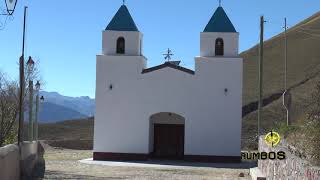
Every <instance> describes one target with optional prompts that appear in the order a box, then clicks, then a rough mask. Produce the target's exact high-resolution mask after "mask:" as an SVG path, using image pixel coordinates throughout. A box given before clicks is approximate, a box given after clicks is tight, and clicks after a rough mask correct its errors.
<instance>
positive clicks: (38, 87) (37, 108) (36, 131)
mask: <svg viewBox="0 0 320 180" xmlns="http://www.w3.org/2000/svg"><path fill="white" fill-rule="evenodd" d="M35 86H36V91H37V92H36V93H37V97H36V114H35V121H34V139H35V140H36V141H37V140H38V117H39V115H38V114H39V92H40V82H39V81H37V83H36V85H35ZM42 100H44V98H43V96H42V97H41V101H42Z"/></svg>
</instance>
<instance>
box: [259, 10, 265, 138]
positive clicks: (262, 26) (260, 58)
mask: <svg viewBox="0 0 320 180" xmlns="http://www.w3.org/2000/svg"><path fill="white" fill-rule="evenodd" d="M263 30H264V17H263V16H261V18H260V48H259V105H258V141H259V136H260V122H261V117H262V106H263V104H262V103H263V100H262V94H263Z"/></svg>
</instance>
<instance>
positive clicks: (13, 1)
mask: <svg viewBox="0 0 320 180" xmlns="http://www.w3.org/2000/svg"><path fill="white" fill-rule="evenodd" d="M17 1H18V0H5V2H6V8H7V12H6V13H3V14H1V15H9V16H11V15H12V14H13V12H14V10H15V9H16V5H17Z"/></svg>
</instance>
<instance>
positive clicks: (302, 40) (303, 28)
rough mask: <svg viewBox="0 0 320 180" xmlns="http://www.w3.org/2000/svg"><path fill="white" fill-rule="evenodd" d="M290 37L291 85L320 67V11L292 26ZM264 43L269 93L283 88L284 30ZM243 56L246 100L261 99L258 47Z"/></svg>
mask: <svg viewBox="0 0 320 180" xmlns="http://www.w3.org/2000/svg"><path fill="white" fill-rule="evenodd" d="M266 28H267V27H266ZM309 34H314V35H313V36H311V35H309ZM287 40H288V86H292V85H294V84H296V83H299V82H301V81H303V80H304V79H306V78H307V77H309V76H310V75H312V74H313V73H315V72H318V71H319V70H320V51H319V47H320V12H319V13H317V14H315V15H313V16H311V17H310V18H308V19H306V20H304V21H302V22H301V23H299V24H297V25H296V26H294V27H292V28H290V29H289V30H288V36H287ZM264 47H265V49H264V72H263V76H264V78H263V81H264V96H265V97H266V96H268V95H271V94H272V93H276V92H278V91H280V90H282V89H283V88H284V35H283V33H281V34H279V35H277V36H275V37H273V38H271V39H269V40H267V41H265V43H264ZM240 56H241V57H243V58H244V91H243V93H244V94H243V102H244V104H248V103H249V102H252V101H256V100H257V99H258V94H257V92H258V90H257V87H258V57H259V48H258V46H254V47H253V48H251V49H249V50H247V51H244V52H242V53H241V54H240Z"/></svg>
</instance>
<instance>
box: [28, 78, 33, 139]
mask: <svg viewBox="0 0 320 180" xmlns="http://www.w3.org/2000/svg"><path fill="white" fill-rule="evenodd" d="M29 75H30V74H29ZM28 132H29V134H28V135H29V136H28V137H29V141H33V140H34V137H33V81H32V80H30V81H29V131H28Z"/></svg>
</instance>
